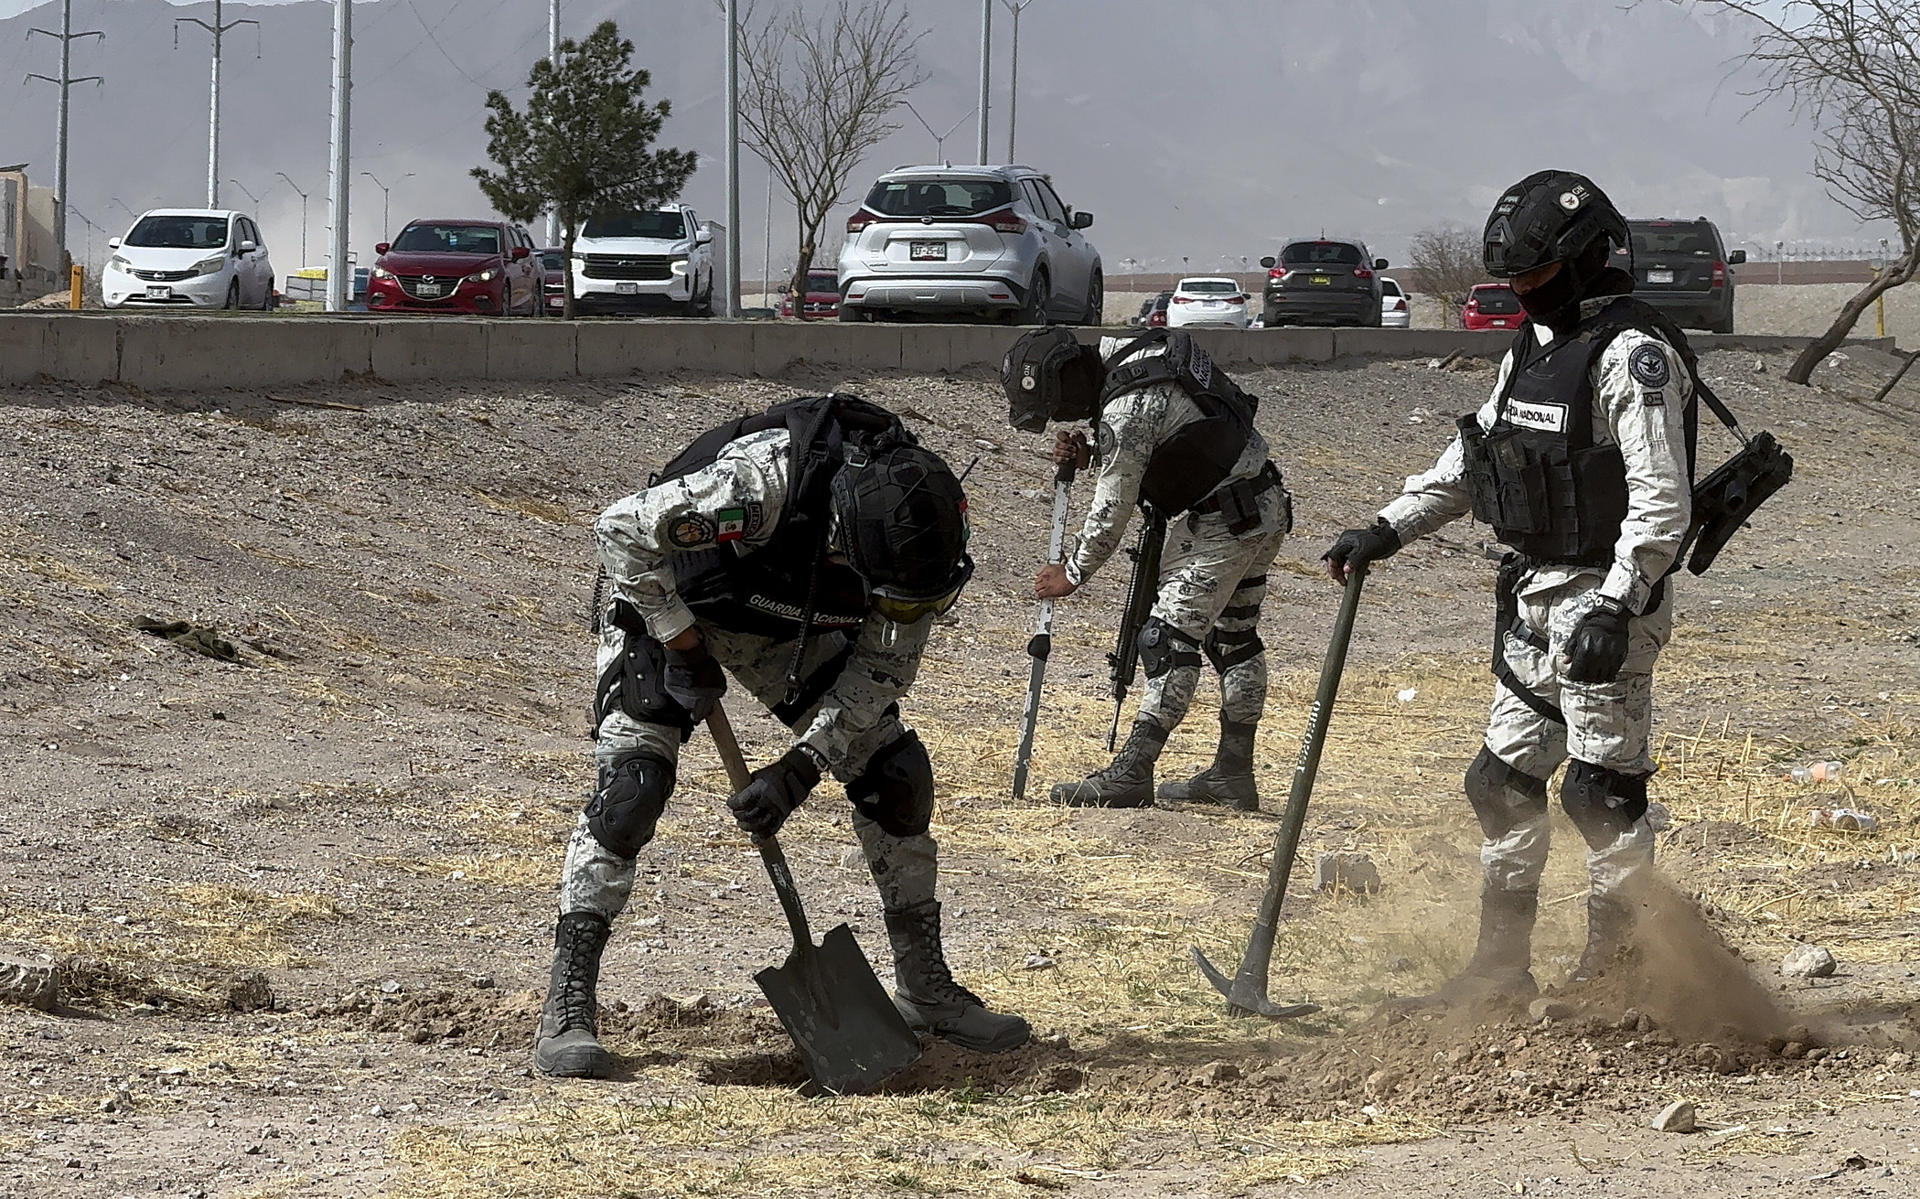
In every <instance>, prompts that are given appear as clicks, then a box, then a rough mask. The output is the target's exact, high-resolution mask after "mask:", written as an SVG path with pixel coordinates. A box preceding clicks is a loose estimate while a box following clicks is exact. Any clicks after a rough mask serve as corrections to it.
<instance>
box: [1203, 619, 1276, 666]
mask: <svg viewBox="0 0 1920 1199" xmlns="http://www.w3.org/2000/svg"><path fill="white" fill-rule="evenodd" d="M1205 648H1206V651H1207V661H1209V662H1211V663H1213V668H1214V669H1215V670H1217V671H1219V672H1221V673H1222V674H1225V673H1226V672H1227V671H1229V670H1232V669H1233V668H1234V667H1236V666H1238V665H1240V664H1241V663H1242V662H1246V661H1249V660H1250V659H1253V658H1257V657H1259V656H1260V655H1261V654H1262V653H1264V652H1266V648H1267V644H1266V642H1264V641H1262V640H1260V630H1259V629H1237V630H1235V631H1233V632H1229V633H1223V632H1221V631H1220V630H1219V629H1215V630H1214V631H1213V632H1211V633H1208V634H1207V640H1206V646H1205Z"/></svg>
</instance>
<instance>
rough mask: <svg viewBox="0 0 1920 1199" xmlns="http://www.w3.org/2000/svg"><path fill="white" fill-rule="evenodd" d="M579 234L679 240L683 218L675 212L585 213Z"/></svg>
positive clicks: (684, 233) (684, 230) (683, 230)
mask: <svg viewBox="0 0 1920 1199" xmlns="http://www.w3.org/2000/svg"><path fill="white" fill-rule="evenodd" d="M580 236H582V237H645V238H652V239H654V240H657V241H680V240H682V239H683V238H685V237H686V236H687V222H686V221H685V219H684V218H682V217H681V215H680V214H679V213H678V212H616V213H612V214H610V215H607V216H595V217H588V218H587V223H586V227H585V228H583V229H581V230H580Z"/></svg>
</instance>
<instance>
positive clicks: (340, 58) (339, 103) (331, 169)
mask: <svg viewBox="0 0 1920 1199" xmlns="http://www.w3.org/2000/svg"><path fill="white" fill-rule="evenodd" d="M352 114H353V0H333V145H332V149H331V151H330V152H329V154H328V158H327V220H328V222H329V224H328V228H327V311H328V312H345V311H346V309H347V305H348V304H349V303H351V302H352V300H353V279H352V278H351V275H352V272H353V267H352V266H351V265H350V264H349V260H348V258H347V208H348V204H347V200H348V194H349V192H350V191H351V190H352V189H351V186H350V184H351V176H352V174H353V172H352V169H351V166H350V164H351V163H352V161H353V155H352V148H351V146H350V145H349V141H350V134H351V131H352V128H353V121H352Z"/></svg>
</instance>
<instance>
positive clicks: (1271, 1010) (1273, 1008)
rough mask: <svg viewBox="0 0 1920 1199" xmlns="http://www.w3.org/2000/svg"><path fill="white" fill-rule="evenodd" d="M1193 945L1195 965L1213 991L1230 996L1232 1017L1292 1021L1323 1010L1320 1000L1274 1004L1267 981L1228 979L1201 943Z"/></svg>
mask: <svg viewBox="0 0 1920 1199" xmlns="http://www.w3.org/2000/svg"><path fill="white" fill-rule="evenodd" d="M1192 948H1193V964H1194V965H1196V966H1198V967H1200V973H1202V974H1204V975H1206V976H1207V981H1208V982H1210V983H1212V984H1213V989H1214V990H1216V991H1218V992H1220V993H1221V994H1222V995H1225V996H1226V997H1227V1014H1228V1015H1230V1016H1265V1017H1266V1018H1267V1019H1269V1020H1293V1019H1297V1018H1298V1017H1301V1016H1311V1015H1313V1014H1314V1013H1315V1012H1317V1011H1319V1010H1320V1005H1319V1004H1317V1003H1287V1004H1279V1003H1275V1002H1273V1000H1271V999H1268V998H1267V990H1266V987H1265V986H1263V985H1262V983H1263V982H1264V981H1265V980H1261V981H1259V982H1256V981H1254V980H1252V979H1248V978H1242V977H1237V976H1236V977H1234V978H1228V977H1227V976H1226V975H1224V974H1222V973H1220V971H1219V970H1217V969H1216V968H1215V967H1214V964H1213V963H1212V962H1209V961H1208V960H1207V955H1206V954H1204V953H1201V952H1200V947H1199V946H1198V945H1195V946H1193V947H1192Z"/></svg>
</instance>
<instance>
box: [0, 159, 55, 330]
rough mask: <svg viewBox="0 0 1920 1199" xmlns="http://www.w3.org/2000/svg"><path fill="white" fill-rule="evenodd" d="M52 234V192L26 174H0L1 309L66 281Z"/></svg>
mask: <svg viewBox="0 0 1920 1199" xmlns="http://www.w3.org/2000/svg"><path fill="white" fill-rule="evenodd" d="M65 265H66V264H65V263H63V262H61V261H60V247H59V243H58V241H57V240H56V239H55V237H54V233H53V189H52V188H50V187H35V186H34V185H33V184H32V182H31V181H29V180H28V178H27V173H26V172H25V171H23V170H22V171H0V306H11V305H14V304H18V303H20V302H21V301H22V300H30V299H33V298H34V297H35V296H39V295H44V294H45V293H47V292H48V291H51V290H53V289H54V288H55V287H57V286H59V285H61V284H63V283H65V282H66V274H65Z"/></svg>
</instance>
